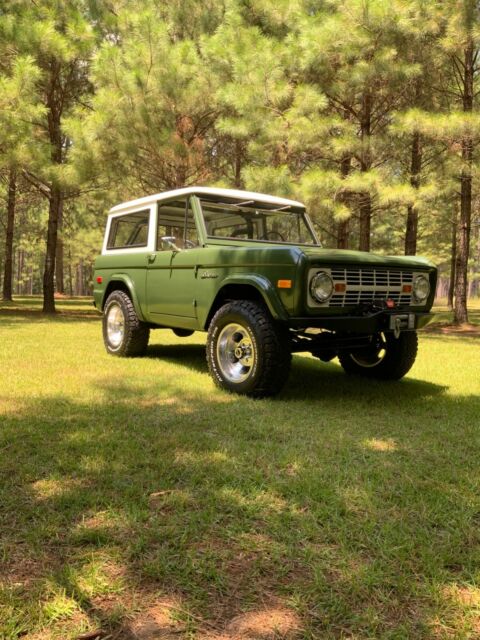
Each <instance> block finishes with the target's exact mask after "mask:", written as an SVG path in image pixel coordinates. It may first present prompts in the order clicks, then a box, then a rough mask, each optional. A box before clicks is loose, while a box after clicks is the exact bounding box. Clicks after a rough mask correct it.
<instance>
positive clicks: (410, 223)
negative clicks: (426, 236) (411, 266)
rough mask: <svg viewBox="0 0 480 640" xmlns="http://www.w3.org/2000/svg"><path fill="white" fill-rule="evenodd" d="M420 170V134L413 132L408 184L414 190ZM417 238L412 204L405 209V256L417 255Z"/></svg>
mask: <svg viewBox="0 0 480 640" xmlns="http://www.w3.org/2000/svg"><path fill="white" fill-rule="evenodd" d="M421 169H422V147H421V142H420V134H419V133H417V132H415V133H414V134H413V138H412V157H411V162H410V184H411V185H412V187H413V188H414V189H418V187H419V186H420V171H421ZM417 238H418V210H417V207H416V206H415V205H413V204H411V205H409V206H408V209H407V225H406V230H405V255H406V256H414V255H415V254H416V253H417Z"/></svg>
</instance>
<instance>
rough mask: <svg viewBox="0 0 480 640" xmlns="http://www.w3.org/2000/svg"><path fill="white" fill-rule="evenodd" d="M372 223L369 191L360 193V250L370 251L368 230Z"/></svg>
mask: <svg viewBox="0 0 480 640" xmlns="http://www.w3.org/2000/svg"><path fill="white" fill-rule="evenodd" d="M371 225H372V197H371V195H370V194H369V193H367V192H364V193H362V194H360V238H359V244H358V248H359V249H360V251H370V231H371Z"/></svg>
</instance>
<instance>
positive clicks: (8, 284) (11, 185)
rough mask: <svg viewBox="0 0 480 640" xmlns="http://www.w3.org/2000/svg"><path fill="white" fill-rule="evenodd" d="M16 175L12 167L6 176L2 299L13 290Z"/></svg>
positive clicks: (6, 298) (10, 294)
mask: <svg viewBox="0 0 480 640" xmlns="http://www.w3.org/2000/svg"><path fill="white" fill-rule="evenodd" d="M16 195H17V177H16V174H15V170H14V169H10V173H9V176H8V199H7V233H6V235H5V264H4V267H3V299H4V300H10V301H11V300H12V290H13V229H14V226H15V204H16Z"/></svg>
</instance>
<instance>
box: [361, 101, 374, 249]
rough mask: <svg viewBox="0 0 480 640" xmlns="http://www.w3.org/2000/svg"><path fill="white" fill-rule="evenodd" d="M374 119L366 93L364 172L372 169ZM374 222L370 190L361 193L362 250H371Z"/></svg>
mask: <svg viewBox="0 0 480 640" xmlns="http://www.w3.org/2000/svg"><path fill="white" fill-rule="evenodd" d="M371 121H372V96H371V95H370V94H369V93H366V94H365V95H364V97H363V105H362V121H361V132H360V135H361V140H362V159H361V162H360V168H361V170H362V172H367V171H370V168H371V164H372V160H371V152H370V135H371ZM371 224H372V196H371V194H370V193H369V192H366V191H365V192H363V193H361V194H360V231H359V246H358V248H359V249H360V251H370V230H371Z"/></svg>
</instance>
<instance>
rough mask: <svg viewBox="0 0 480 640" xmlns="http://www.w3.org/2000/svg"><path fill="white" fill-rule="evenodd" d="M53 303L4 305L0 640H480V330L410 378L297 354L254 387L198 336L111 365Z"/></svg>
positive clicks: (65, 305) (423, 344) (97, 335)
mask: <svg viewBox="0 0 480 640" xmlns="http://www.w3.org/2000/svg"><path fill="white" fill-rule="evenodd" d="M39 304H40V303H39V301H38V300H37V301H32V300H31V299H30V300H26V299H19V300H17V301H16V302H14V303H13V304H10V305H4V306H3V310H0V638H2V639H3V640H12V639H14V638H19V637H23V638H26V639H27V640H45V639H49V638H58V639H62V640H66V639H70V638H78V637H79V636H80V634H82V633H84V632H87V631H93V630H99V635H98V637H103V638H111V639H117V640H120V639H121V640H127V639H130V640H133V639H134V638H140V640H153V639H157V638H158V639H160V638H163V639H165V638H166V639H173V638H177V639H182V638H199V639H202V640H203V639H208V640H221V639H222V640H234V639H235V640H241V639H245V640H246V639H249V640H253V639H255V638H256V639H261V640H267V639H270V640H272V639H273V638H305V639H307V638H310V639H320V640H323V639H325V640H329V639H340V638H343V639H345V640H346V639H349V640H366V639H377V638H380V639H389V640H394V639H395V640H400V639H415V640H416V639H423V638H432V639H436V640H438V639H443V638H445V639H447V638H448V639H453V638H454V639H467V638H470V639H472V640H473V639H478V638H479V637H480V473H479V468H480V466H479V460H480V338H479V337H478V336H474V335H457V334H455V335H440V334H435V333H424V334H423V335H422V336H421V341H420V350H419V356H418V360H417V362H416V364H415V366H414V368H413V369H412V371H411V372H410V374H409V376H408V377H407V378H405V379H404V380H403V381H401V382H399V383H375V382H371V381H365V380H362V379H357V378H354V377H348V376H346V375H345V374H344V373H343V372H342V370H341V369H340V367H339V366H338V364H337V363H336V362H333V363H329V364H323V363H321V362H320V361H318V360H316V359H314V358H311V357H306V356H296V357H295V358H294V363H293V367H292V373H291V377H290V382H289V384H288V387H287V389H286V390H285V392H284V393H283V395H281V396H280V397H279V398H277V399H274V400H257V401H255V400H249V399H245V398H240V397H236V396H233V395H229V394H227V393H224V392H222V391H219V390H218V389H217V388H215V387H214V385H213V383H212V381H211V380H210V377H209V376H208V374H207V369H206V364H205V358H204V341H205V340H204V334H199V333H197V334H194V335H193V336H192V337H191V338H187V339H182V338H177V337H176V336H174V335H173V333H172V332H170V331H168V330H159V331H155V332H153V334H152V341H151V346H150V347H149V349H148V353H147V356H146V357H144V358H141V359H131V360H122V359H116V358H114V357H111V356H107V354H106V353H105V351H104V348H103V344H102V340H101V326H100V323H99V321H98V317H97V315H96V313H95V312H94V311H93V310H92V307H91V306H90V303H89V302H86V301H84V300H66V301H63V302H62V303H61V304H60V309H61V310H62V312H63V313H62V314H60V315H59V316H58V317H54V318H49V317H44V316H42V315H41V314H40V313H35V312H29V311H28V308H32V307H34V306H36V307H37V308H38V306H39ZM439 311H440V313H441V314H442V313H443V314H444V313H445V312H444V311H442V310H439ZM475 314H476V315H475ZM479 316H480V306H478V307H477V311H476V312H475V313H474V317H473V318H472V320H473V321H474V320H475V318H476V319H477V320H478V318H479ZM100 630H101V631H102V633H103V636H101V635H100ZM90 637H92V638H93V637H94V636H93V635H92V636H90Z"/></svg>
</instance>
